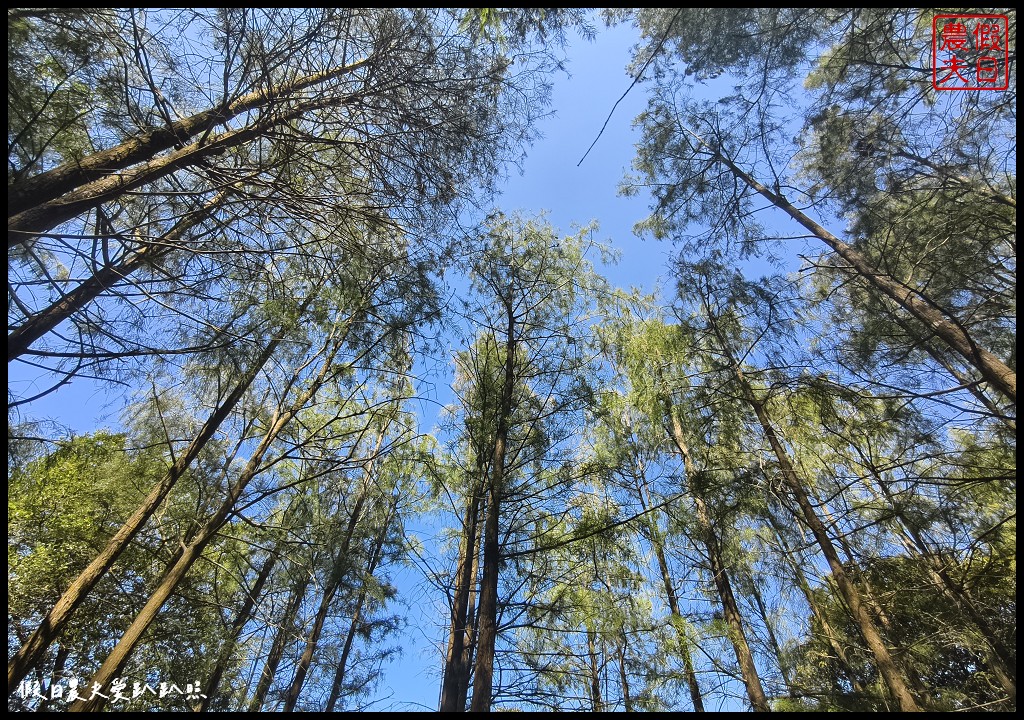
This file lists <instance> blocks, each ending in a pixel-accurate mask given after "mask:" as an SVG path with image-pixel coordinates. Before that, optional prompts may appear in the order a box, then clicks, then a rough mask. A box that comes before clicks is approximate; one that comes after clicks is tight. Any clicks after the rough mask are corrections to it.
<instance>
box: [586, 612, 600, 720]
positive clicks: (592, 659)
mask: <svg viewBox="0 0 1024 720" xmlns="http://www.w3.org/2000/svg"><path fill="white" fill-rule="evenodd" d="M596 635H597V633H595V632H594V631H593V630H591V629H590V628H589V627H588V628H587V659H588V661H589V667H588V670H589V678H588V679H589V681H590V683H589V685H590V688H589V689H590V712H593V713H599V712H604V703H603V702H602V700H601V666H600V663H598V658H597V642H596Z"/></svg>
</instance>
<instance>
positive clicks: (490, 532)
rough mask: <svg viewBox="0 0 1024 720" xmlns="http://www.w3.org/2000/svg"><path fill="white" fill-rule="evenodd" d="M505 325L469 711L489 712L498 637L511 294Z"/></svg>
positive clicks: (512, 337) (513, 347)
mask: <svg viewBox="0 0 1024 720" xmlns="http://www.w3.org/2000/svg"><path fill="white" fill-rule="evenodd" d="M505 315H506V319H507V328H506V335H505V340H506V342H505V372H504V378H503V381H502V386H501V398H500V401H499V404H498V415H497V420H498V422H497V427H496V429H495V433H494V451H493V453H492V455H491V472H490V477H489V478H488V480H489V482H488V484H487V490H486V492H487V516H486V521H485V525H484V540H483V549H484V567H483V577H482V578H481V582H480V585H481V587H480V609H479V618H478V620H477V625H478V629H477V633H478V635H477V651H476V665H475V667H474V669H473V701H472V703H471V705H470V710H471V711H472V712H489V711H490V709H491V691H492V687H493V681H494V677H493V674H494V647H495V643H496V641H497V637H498V573H499V569H500V568H499V565H500V563H501V547H500V546H499V535H500V530H501V524H500V523H501V521H500V513H501V496H502V492H503V490H504V484H505V451H506V445H507V443H508V433H509V425H510V423H511V421H512V391H513V387H514V385H515V380H516V372H515V364H516V351H517V342H516V333H517V328H516V315H515V305H514V304H513V302H512V299H511V298H506V299H505Z"/></svg>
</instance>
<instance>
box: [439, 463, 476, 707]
mask: <svg viewBox="0 0 1024 720" xmlns="http://www.w3.org/2000/svg"><path fill="white" fill-rule="evenodd" d="M477 469H478V471H479V472H480V473H481V474H482V473H483V472H485V470H484V468H483V467H482V464H478V468H477ZM478 487H479V485H478V484H477V483H474V489H473V490H472V495H471V497H470V499H469V502H468V503H467V504H466V519H465V523H464V527H465V530H464V537H463V543H462V548H461V550H462V552H461V553H460V557H459V566H458V569H457V570H456V573H455V593H454V597H453V598H452V615H451V626H450V634H449V638H448V655H447V657H446V658H445V668H444V677H443V680H442V683H441V703H440V708H439V709H440V712H463V711H465V709H466V702H465V693H460V692H459V690H460V688H462V687H465V688H468V687H469V682H468V679H469V678H468V674H469V669H470V667H469V665H468V664H465V663H463V655H464V653H465V650H466V636H467V634H468V630H469V599H470V595H471V593H472V589H473V586H474V585H475V584H476V577H475V575H474V573H473V572H472V571H473V569H474V568H475V567H476V556H477V546H476V538H477V522H478V516H479V510H480V493H479V491H478V489H477V488H478ZM460 695H461V696H462V704H461V705H460V704H459V697H460Z"/></svg>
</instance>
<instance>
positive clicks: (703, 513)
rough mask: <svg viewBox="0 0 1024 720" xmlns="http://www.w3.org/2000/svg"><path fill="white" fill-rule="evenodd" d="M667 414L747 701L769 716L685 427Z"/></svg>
mask: <svg viewBox="0 0 1024 720" xmlns="http://www.w3.org/2000/svg"><path fill="white" fill-rule="evenodd" d="M668 411H669V415H670V416H671V422H672V424H671V427H670V428H669V434H670V436H671V438H672V442H673V444H674V445H675V447H676V450H677V451H678V452H679V454H680V455H681V456H682V458H683V469H684V470H685V471H686V481H687V483H689V488H690V497H692V498H693V501H694V504H695V505H696V508H697V522H698V524H699V525H700V529H701V535H702V538H701V539H702V541H703V544H704V547H705V548H706V549H707V552H708V561H709V562H710V563H711V576H712V579H713V580H714V583H715V589H716V590H717V591H718V597H719V599H720V600H721V602H722V617H723V618H724V619H725V621H726V623H728V625H729V629H730V632H729V640H730V641H731V642H732V647H733V651H734V652H735V654H736V662H737V663H739V666H740V673H741V675H742V676H743V685H744V687H745V688H746V690H747V697H748V698H750V704H751V705H752V706H753V708H754V710H756V711H758V712H770V711H771V707H770V706H769V705H768V699H767V698H766V697H765V694H764V688H763V687H762V686H761V678H760V676H759V675H758V673H757V666H756V665H754V656H753V654H752V653H751V652H750V646H749V645H748V644H747V636H746V633H745V632H744V630H743V616H742V615H741V614H740V610H739V605H738V604H737V603H736V597H735V596H734V595H733V592H732V584H731V583H730V582H729V575H728V573H727V572H726V570H725V564H724V563H723V562H722V553H721V548H720V546H719V542H718V535H717V534H716V533H715V528H714V526H713V525H712V523H711V518H710V517H709V515H708V511H707V506H706V505H705V504H704V499H703V498H702V497H701V496H700V493H699V492H698V491H697V489H696V488H694V486H693V482H694V477H695V476H696V474H697V473H696V468H695V466H694V462H693V458H692V456H691V455H690V448H689V445H688V444H687V442H686V437H685V436H684V434H683V426H682V423H680V422H679V417H678V416H677V415H676V413H675V412H674V410H673V409H672V408H671V407H669V408H668ZM694 682H696V680H694ZM691 693H692V690H691ZM695 705H696V703H695ZM702 708H703V704H702Z"/></svg>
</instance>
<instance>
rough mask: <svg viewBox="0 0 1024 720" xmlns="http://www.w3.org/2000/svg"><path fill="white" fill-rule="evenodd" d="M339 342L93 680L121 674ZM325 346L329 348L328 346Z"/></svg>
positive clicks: (89, 703) (97, 702)
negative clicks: (144, 634) (146, 632)
mask: <svg viewBox="0 0 1024 720" xmlns="http://www.w3.org/2000/svg"><path fill="white" fill-rule="evenodd" d="M339 342H340V341H339V340H338V339H337V338H335V339H334V340H333V341H331V343H332V346H333V350H332V351H328V352H327V355H326V360H325V361H324V363H323V365H322V366H321V368H320V372H319V373H318V375H317V376H316V377H315V378H313V379H311V380H310V383H309V385H308V387H307V388H306V389H305V390H304V391H303V392H301V393H300V394H299V395H298V396H297V397H296V399H295V400H294V401H293V402H292V404H291V405H290V407H289V408H287V409H286V410H283V411H281V410H279V411H278V412H277V413H276V415H275V417H274V418H273V420H272V421H271V423H270V427H269V428H268V429H267V432H266V434H264V436H263V438H262V439H261V440H260V442H259V445H257V447H256V448H255V449H254V450H253V454H252V456H251V457H250V458H249V461H248V462H247V463H246V466H245V468H243V470H242V472H241V474H240V475H239V477H238V479H237V480H236V481H235V484H234V485H233V486H232V487H231V488H230V489H229V490H228V496H227V498H225V500H224V502H223V503H222V504H221V506H220V508H218V510H217V512H216V513H214V515H213V516H212V517H211V518H210V519H209V520H207V521H206V523H205V524H204V525H203V527H202V528H201V529H200V530H199V532H197V533H196V536H195V537H194V538H193V539H192V541H191V542H190V543H189V544H188V546H187V547H186V548H185V549H184V550H183V551H182V553H181V557H179V558H178V560H177V562H175V563H174V564H173V565H172V566H171V568H170V569H169V570H168V571H167V572H166V573H165V574H164V577H163V579H162V580H161V581H160V583H159V584H158V585H157V587H156V589H155V590H154V591H153V594H152V595H151V596H150V598H149V600H148V601H147V602H146V604H145V605H144V606H143V608H142V610H140V611H139V613H138V615H136V617H135V620H133V621H132V624H131V625H130V626H129V627H128V629H127V630H125V632H124V635H122V636H121V639H120V640H119V641H118V643H117V645H115V646H114V649H113V650H112V651H111V652H110V655H108V656H107V659H106V660H104V661H103V664H102V665H100V668H99V670H97V671H96V675H95V676H94V677H93V682H96V683H99V684H100V685H101V686H106V685H107V684H108V683H109V682H110V681H112V680H113V679H114V678H116V677H118V675H119V674H120V672H121V670H122V669H123V667H124V664H125V663H126V662H127V661H128V658H129V657H130V656H131V653H132V652H133V651H134V650H135V648H136V647H137V646H138V643H139V641H140V640H141V639H142V635H143V633H145V631H146V630H147V629H148V628H149V626H150V625H151V624H152V623H153V621H154V620H156V616H157V614H158V613H159V612H160V609H161V608H162V607H163V605H164V603H165V602H167V599H168V598H169V597H170V596H171V593H173V592H174V590H175V588H177V586H178V584H179V583H180V582H181V581H182V579H184V577H185V574H186V573H187V572H188V570H189V568H191V567H192V565H193V564H194V563H195V562H196V561H197V560H198V559H199V557H200V556H201V555H202V553H203V550H205V549H206V546H207V545H208V544H209V542H210V541H211V540H213V538H214V536H216V534H217V533H218V532H219V531H220V529H221V528H222V527H224V525H225V524H226V523H227V521H228V518H229V517H231V514H232V513H233V512H234V509H235V504H236V503H237V502H238V499H239V498H240V497H241V496H242V493H243V492H244V491H245V488H246V486H248V484H249V483H250V482H251V481H252V479H253V478H254V477H255V476H256V475H257V474H258V472H259V470H260V465H261V464H262V461H263V456H264V455H265V454H266V452H267V450H268V449H269V447H270V445H271V444H272V443H273V442H274V440H276V438H277V436H278V435H279V434H280V433H281V431H282V430H284V428H285V427H286V426H287V425H288V423H289V422H290V421H291V420H292V418H294V417H295V415H296V414H298V412H299V411H300V410H301V409H302V408H303V407H305V405H306V403H307V402H309V400H310V399H311V398H312V397H313V395H314V394H315V393H316V391H317V390H318V389H319V388H320V386H321V385H322V384H323V383H324V381H325V380H326V378H327V375H328V374H329V372H330V371H331V367H332V365H333V363H332V360H333V356H334V351H336V350H337V347H338V345H337V344H338V343H339ZM325 349H326V348H325ZM105 704H106V701H105V699H104V698H101V697H99V696H98V695H97V697H95V698H93V699H92V700H78V701H75V703H74V704H72V705H71V706H70V707H69V708H68V709H69V710H74V711H91V712H96V711H98V710H99V709H101V708H102V707H103V706H104V705H105Z"/></svg>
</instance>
